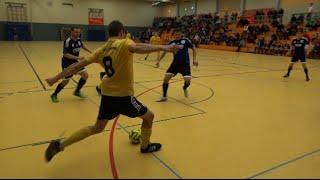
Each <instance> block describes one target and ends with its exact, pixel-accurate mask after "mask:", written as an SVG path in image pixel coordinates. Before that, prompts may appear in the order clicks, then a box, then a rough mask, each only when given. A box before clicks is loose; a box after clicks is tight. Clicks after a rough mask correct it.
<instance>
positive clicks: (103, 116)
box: [98, 95, 148, 120]
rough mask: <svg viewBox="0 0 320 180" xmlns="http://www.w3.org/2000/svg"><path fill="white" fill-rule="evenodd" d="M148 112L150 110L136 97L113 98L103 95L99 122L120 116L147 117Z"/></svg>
mask: <svg viewBox="0 0 320 180" xmlns="http://www.w3.org/2000/svg"><path fill="white" fill-rule="evenodd" d="M147 111H148V108H147V107H145V106H144V105H143V104H142V103H140V102H139V101H138V100H137V99H136V98H135V97H134V96H126V97H113V96H104V95H102V96H101V103H100V109H99V115H98V120H112V119H114V118H115V117H116V116H118V115H119V114H122V115H125V116H128V117H130V118H135V117H140V116H143V115H145V114H146V113H147Z"/></svg>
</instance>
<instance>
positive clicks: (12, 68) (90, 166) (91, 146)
mask: <svg viewBox="0 0 320 180" xmlns="http://www.w3.org/2000/svg"><path fill="white" fill-rule="evenodd" d="M61 44H62V43H61V42H1V44H0V63H1V65H0V73H1V74H0V75H1V76H0V77H1V79H0V115H1V126H0V161H1V165H0V176H1V178H113V177H114V176H113V174H112V171H116V172H117V173H118V176H119V178H320V164H319V162H320V143H319V139H320V134H319V127H320V121H319V117H320V111H319V100H320V94H319V89H320V80H319V79H320V71H319V70H320V62H319V61H317V60H309V61H308V66H309V68H310V77H311V81H310V82H305V79H304V73H303V70H302V67H301V65H300V64H297V66H295V68H294V71H293V73H292V75H291V77H290V78H289V79H283V78H282V75H283V74H284V73H285V72H286V69H287V65H288V63H289V60H290V58H289V57H280V56H267V55H255V54H247V53H234V52H224V51H214V50H204V49H198V61H199V67H197V68H196V67H193V68H192V75H193V79H192V84H191V87H190V89H189V94H190V97H189V98H185V97H184V95H183V91H182V86H183V81H182V77H181V76H179V75H178V76H176V77H175V78H174V79H173V80H172V81H171V83H170V86H169V92H168V96H169V101H168V102H163V103H158V102H156V100H158V99H159V98H160V96H161V92H162V87H161V85H162V79H163V76H164V73H165V70H166V69H167V68H168V66H169V64H170V63H171V59H172V57H171V56H172V55H170V54H168V55H167V56H166V57H165V59H164V60H163V61H162V64H161V67H160V68H159V69H156V68H155V67H154V66H155V55H152V56H151V57H150V58H149V60H147V61H145V60H144V57H145V56H143V55H135V56H134V72H135V75H134V77H135V95H136V96H137V97H138V99H139V101H141V102H143V103H144V104H145V105H146V106H148V107H149V108H150V109H151V110H152V111H153V112H154V113H155V123H154V125H153V134H152V141H156V142H161V143H162V144H163V148H162V149H161V151H159V152H156V153H153V154H148V155H145V154H141V153H140V152H139V145H132V144H130V141H129V139H128V132H129V131H130V130H131V129H139V128H140V123H141V120H140V119H129V118H127V117H124V116H120V118H119V120H118V124H117V126H116V129H115V131H114V136H113V138H112V140H113V143H112V144H113V145H110V139H109V137H110V132H111V131H110V130H111V127H112V124H113V121H110V122H109V124H108V125H107V128H106V130H105V131H104V132H103V133H101V134H98V135H95V136H92V137H90V138H88V139H86V140H84V141H81V142H79V143H76V144H74V145H73V146H71V147H68V148H67V149H66V150H65V151H63V152H62V153H59V154H58V155H57V156H56V157H55V158H54V160H53V161H52V162H50V163H49V164H47V163H45V161H44V152H45V149H46V148H47V145H48V142H49V141H51V140H54V139H61V138H64V137H66V136H68V135H70V134H71V133H72V132H74V131H75V130H77V129H79V128H81V127H84V126H87V125H91V124H93V123H94V122H95V120H96V117H97V113H98V105H99V103H100V97H99V95H98V94H97V92H96V90H95V86H96V85H98V84H99V82H100V80H99V72H100V71H102V70H103V69H102V68H101V67H100V66H99V65H93V66H90V67H88V68H87V70H88V73H89V79H88V83H87V84H86V86H85V87H84V89H83V90H82V92H83V93H84V94H85V95H86V96H88V98H87V99H84V100H82V99H79V98H77V97H75V96H73V95H72V93H73V91H74V88H75V85H76V82H77V81H78V78H79V77H78V76H75V77H74V81H72V83H70V84H69V85H68V87H67V88H66V89H65V90H64V91H62V93H60V95H59V98H60V102H59V103H57V104H54V103H51V101H50V94H51V93H52V91H53V90H54V88H55V87H54V86H53V87H49V86H48V85H47V84H46V83H45V79H46V78H48V77H49V76H52V75H54V74H56V73H58V72H60V71H61V65H60V63H61V52H60V51H61ZM102 44H103V43H98V42H94V43H93V42H88V43H87V46H88V47H90V48H91V49H95V48H98V47H99V46H101V45H102ZM81 53H82V54H81V55H86V54H85V53H84V52H83V51H82V52H81ZM110 151H112V152H113V157H114V163H115V167H114V168H115V169H114V168H111V166H110V158H111V156H110ZM112 169H113V170H112Z"/></svg>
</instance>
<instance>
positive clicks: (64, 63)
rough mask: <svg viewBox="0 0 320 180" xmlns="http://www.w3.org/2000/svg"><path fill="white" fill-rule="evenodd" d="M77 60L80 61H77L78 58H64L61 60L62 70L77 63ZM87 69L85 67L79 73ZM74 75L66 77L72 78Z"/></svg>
mask: <svg viewBox="0 0 320 180" xmlns="http://www.w3.org/2000/svg"><path fill="white" fill-rule="evenodd" d="M77 62H79V61H77V60H67V59H62V60H61V67H62V70H64V69H66V68H68V67H69V66H71V65H72V64H74V63H77ZM85 70H86V69H85V68H82V69H81V70H80V71H79V72H78V73H81V72H83V71H85ZM72 76H73V75H71V76H68V77H65V79H70V78H72Z"/></svg>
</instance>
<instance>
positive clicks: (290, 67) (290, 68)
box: [287, 66, 292, 76]
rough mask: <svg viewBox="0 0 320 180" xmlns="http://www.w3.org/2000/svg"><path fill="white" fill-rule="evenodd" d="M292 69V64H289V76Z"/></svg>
mask: <svg viewBox="0 0 320 180" xmlns="http://www.w3.org/2000/svg"><path fill="white" fill-rule="evenodd" d="M291 71H292V66H289V68H288V72H287V75H288V76H289V75H290V72H291Z"/></svg>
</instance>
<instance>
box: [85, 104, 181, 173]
mask: <svg viewBox="0 0 320 180" xmlns="http://www.w3.org/2000/svg"><path fill="white" fill-rule="evenodd" d="M88 100H89V101H90V102H92V103H93V104H95V105H96V106H99V105H98V104H97V103H96V102H95V101H94V100H92V99H91V98H88ZM118 126H120V128H121V129H123V130H124V131H125V132H126V133H127V134H129V131H128V130H127V129H126V128H125V127H124V126H122V125H121V124H120V123H118ZM151 154H152V155H153V157H155V159H157V160H158V161H159V162H160V163H161V164H162V165H163V166H165V167H166V168H167V169H168V170H169V171H170V172H171V173H173V174H174V175H175V176H176V177H177V178H179V179H182V177H181V176H180V175H179V174H178V173H177V172H175V171H174V170H173V169H172V168H171V167H170V166H169V165H168V164H167V163H165V162H164V161H163V160H161V159H160V158H159V157H158V156H157V155H155V154H154V153H151Z"/></svg>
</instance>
